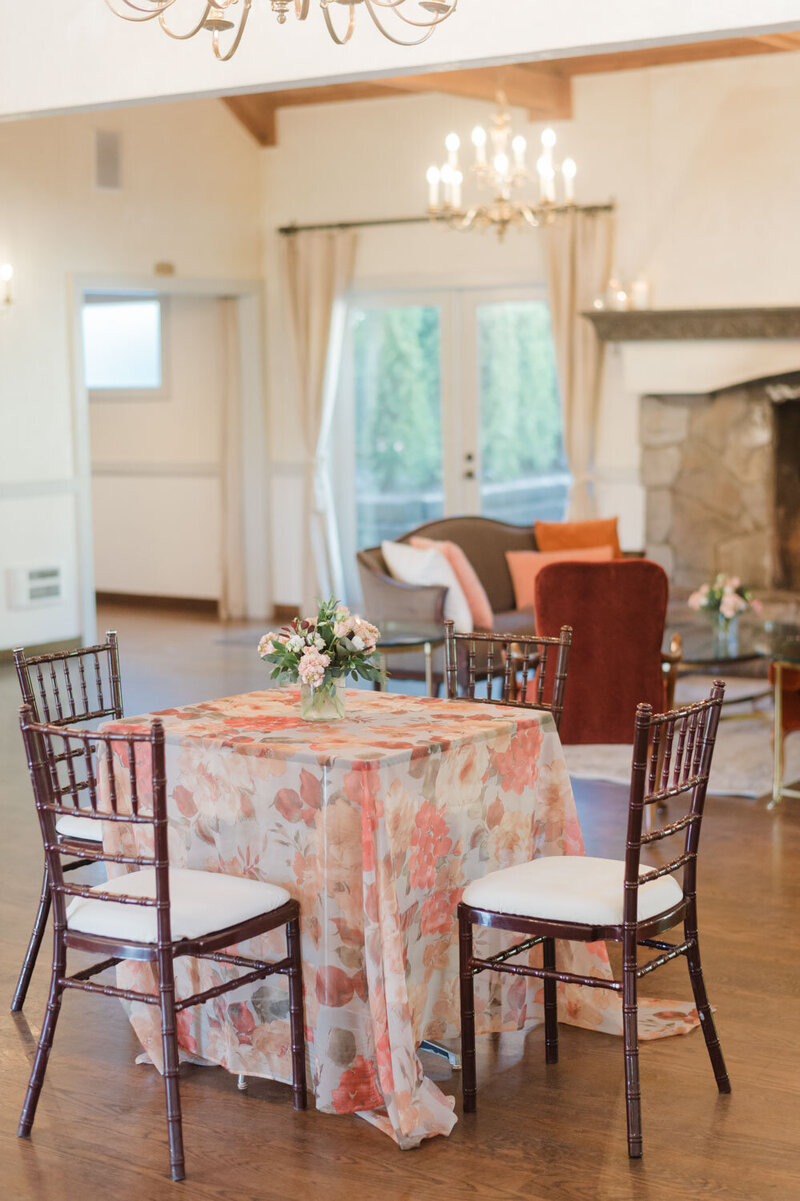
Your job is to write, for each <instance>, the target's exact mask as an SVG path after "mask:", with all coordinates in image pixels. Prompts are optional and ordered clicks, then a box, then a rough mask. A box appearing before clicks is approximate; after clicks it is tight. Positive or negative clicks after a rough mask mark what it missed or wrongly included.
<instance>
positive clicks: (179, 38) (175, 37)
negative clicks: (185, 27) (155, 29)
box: [158, 0, 216, 42]
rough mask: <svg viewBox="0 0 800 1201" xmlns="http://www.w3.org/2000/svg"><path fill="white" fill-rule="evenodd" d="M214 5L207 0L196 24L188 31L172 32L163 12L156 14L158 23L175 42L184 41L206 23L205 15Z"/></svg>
mask: <svg viewBox="0 0 800 1201" xmlns="http://www.w3.org/2000/svg"><path fill="white" fill-rule="evenodd" d="M215 7H216V5H214V4H211V3H210V0H209V2H208V3H206V6H205V10H204V11H203V15H202V16H201V18H200V20H199V21H198V22H197V24H196V25H195V26H193V28H192V29H190V30H189V32H188V33H173V32H172V30H171V29H170V28H169V26H168V25H167V19H166V17H165V16H164V13H159V14H158V23H159V25H160V26H161V28H162V29H163V30H164V33H165V34H166V35H167V37H170V38H172V39H173V40H174V41H176V42H186V41H188V40H189V38H193V37H194V35H195V34H196V33H199V32H200V30H201V29H202V28H203V26H204V25H205V23H206V17H207V16H208V14H209V13H210V12H211V9H212V8H215Z"/></svg>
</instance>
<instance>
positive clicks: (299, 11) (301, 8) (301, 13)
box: [294, 0, 309, 21]
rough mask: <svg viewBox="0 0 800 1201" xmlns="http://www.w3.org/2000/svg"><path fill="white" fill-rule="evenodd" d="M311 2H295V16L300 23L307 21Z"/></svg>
mask: <svg viewBox="0 0 800 1201" xmlns="http://www.w3.org/2000/svg"><path fill="white" fill-rule="evenodd" d="M308 4H309V0H294V15H295V16H296V17H297V19H298V21H305V19H306V17H307V16H308Z"/></svg>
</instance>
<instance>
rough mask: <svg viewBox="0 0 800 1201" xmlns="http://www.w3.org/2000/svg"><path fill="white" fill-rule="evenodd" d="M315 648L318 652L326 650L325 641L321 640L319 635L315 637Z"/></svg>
mask: <svg viewBox="0 0 800 1201" xmlns="http://www.w3.org/2000/svg"><path fill="white" fill-rule="evenodd" d="M314 646H315V647H316V648H317V650H318V651H321V650H324V648H325V639H324V638H320V636H319V634H316V635H315V637H314Z"/></svg>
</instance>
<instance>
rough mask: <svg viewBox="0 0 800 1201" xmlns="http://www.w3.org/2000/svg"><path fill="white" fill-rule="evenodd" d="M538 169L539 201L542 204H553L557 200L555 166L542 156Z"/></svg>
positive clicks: (537, 165)
mask: <svg viewBox="0 0 800 1201" xmlns="http://www.w3.org/2000/svg"><path fill="white" fill-rule="evenodd" d="M536 169H537V171H538V172H539V199H540V201H541V202H542V204H553V202H554V201H555V198H556V173H555V170H554V168H553V164H552V163H550V162H548V161H547V159H546V157H545V156H544V155H542V156H541V158H540V159H539V161H538V163H537V164H536Z"/></svg>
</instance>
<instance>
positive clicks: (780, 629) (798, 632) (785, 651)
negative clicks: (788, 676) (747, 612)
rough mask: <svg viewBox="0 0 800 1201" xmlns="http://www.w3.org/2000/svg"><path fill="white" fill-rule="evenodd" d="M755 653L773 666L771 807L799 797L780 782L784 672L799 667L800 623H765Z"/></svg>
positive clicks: (799, 797)
mask: <svg viewBox="0 0 800 1201" xmlns="http://www.w3.org/2000/svg"><path fill="white" fill-rule="evenodd" d="M753 645H754V647H755V649H756V651H757V653H758V654H759V655H761V656H763V657H764V658H765V659H769V661H770V664H771V666H772V685H773V714H772V722H773V726H772V745H773V761H772V800H771V801H770V802H769V806H768V808H770V809H774V808H775V806H776V805H779V804H780V802H781V801H782V800H783V798H784V797H792V798H793V799H795V800H800V791H799V790H798V789H796V788H785V787H784V783H783V767H784V758H783V739H784V734H783V673H784V670H785V669H786V668H787V667H788V668H792V667H793V668H800V625H794V624H793V623H790V622H778V621H775V622H771V621H768V622H765V623H764V627H763V629H762V632H761V634H760V635H759V636H758V637H757V638H756V639H755V640H754V643H753Z"/></svg>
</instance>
